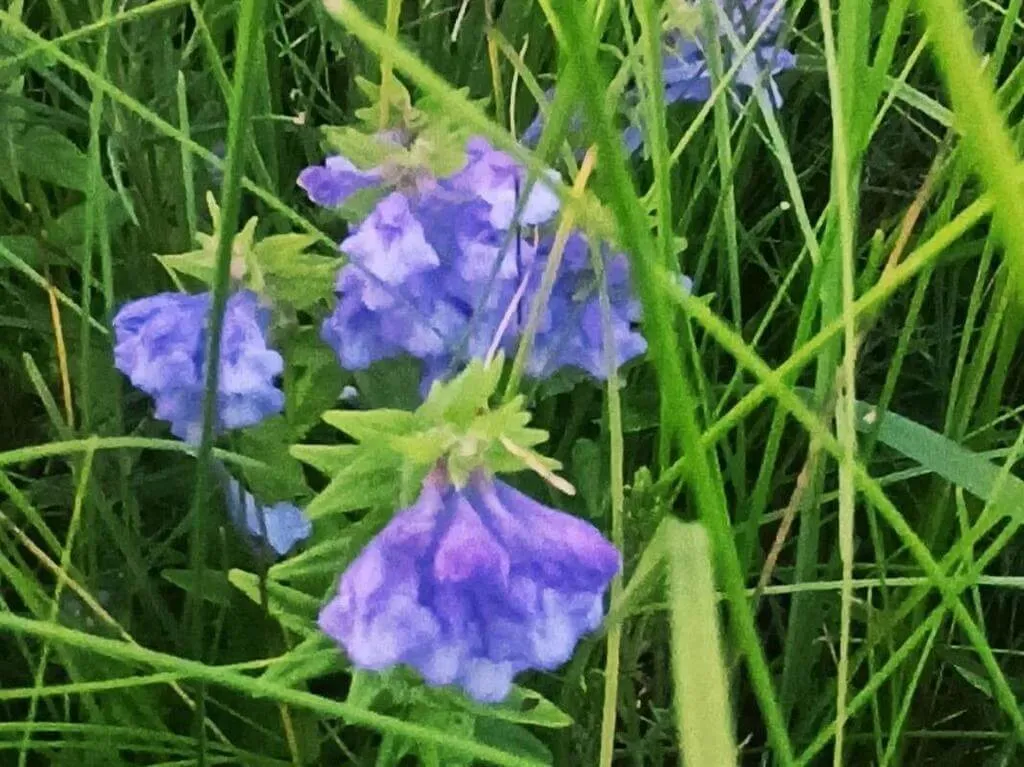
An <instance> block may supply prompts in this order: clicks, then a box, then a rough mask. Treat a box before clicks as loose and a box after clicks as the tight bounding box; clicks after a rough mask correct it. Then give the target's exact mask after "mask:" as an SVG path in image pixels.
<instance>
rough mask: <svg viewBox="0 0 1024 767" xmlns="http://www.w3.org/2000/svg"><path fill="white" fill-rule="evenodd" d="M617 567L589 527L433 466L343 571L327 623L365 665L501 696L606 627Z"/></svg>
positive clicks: (495, 484)
mask: <svg viewBox="0 0 1024 767" xmlns="http://www.w3.org/2000/svg"><path fill="white" fill-rule="evenodd" d="M619 567H620V557H619V553H618V551H617V550H616V549H615V547H614V546H612V544H611V543H609V542H608V541H607V540H605V539H604V538H603V537H602V536H601V534H600V533H599V532H598V531H597V530H596V529H595V528H594V527H592V526H591V525H590V524H588V523H586V522H584V521H583V520H580V519H577V518H576V517H572V516H570V515H568V514H563V513H561V512H559V511H555V510H554V509H550V508H548V507H546V506H543V505H542V504H540V503H537V502H536V501H534V500H532V499H531V498H528V497H527V496H525V495H523V494H522V493H520V492H518V491H516V490H514V489H513V488H511V487H509V486H508V485H506V484H505V483H503V482H500V481H498V480H495V479H493V478H492V477H490V476H488V475H487V474H485V473H484V472H483V471H482V470H478V471H477V472H476V473H474V474H473V475H472V476H471V477H470V480H469V482H468V484H467V486H466V487H463V488H457V487H455V486H453V485H452V484H451V482H450V481H449V479H448V477H447V475H446V473H445V472H444V471H443V470H442V469H437V470H435V471H434V472H433V473H432V474H430V475H429V476H428V477H427V479H426V480H425V481H424V484H423V490H422V492H421V494H420V497H419V498H418V499H417V500H416V502H415V503H414V504H413V505H412V506H410V507H409V508H407V509H404V510H402V511H400V512H399V513H398V514H396V515H395V517H394V518H393V519H392V520H391V522H390V523H389V524H388V525H387V526H386V527H385V528H384V529H383V530H382V531H381V532H380V533H379V534H378V535H377V536H376V537H375V538H374V539H373V540H371V541H370V543H369V544H368V545H367V546H366V548H365V549H363V551H362V552H361V553H360V554H359V556H358V557H357V558H356V560H355V561H354V562H353V563H352V564H351V565H350V566H349V568H348V569H347V570H346V571H345V573H344V574H343V575H342V576H341V580H340V583H339V585H338V591H337V595H336V596H335V597H334V598H333V599H332V600H331V601H330V602H329V603H328V604H327V605H326V606H325V607H324V608H323V610H322V611H321V613H320V619H319V624H320V628H321V629H322V630H323V631H324V632H325V633H326V634H328V635H329V636H330V637H331V638H333V639H334V640H335V641H337V642H338V643H339V644H340V645H341V646H342V647H343V648H344V649H345V651H346V653H347V654H348V656H349V658H350V660H351V661H352V663H353V664H354V665H355V666H356V667H358V668H362V669H369V670H376V671H380V670H384V669H387V668H391V667H393V666H396V665H399V664H404V665H407V666H411V667H413V668H415V669H416V670H417V671H419V673H420V674H421V675H422V677H423V679H424V680H425V681H426V683H427V684H429V685H432V686H439V685H457V686H459V687H461V688H462V689H463V690H464V691H465V692H466V693H467V694H468V695H469V696H471V697H473V698H475V699H477V700H480V701H500V700H502V699H504V698H505V696H506V695H508V693H509V690H510V688H511V685H512V679H513V677H514V676H515V675H516V674H518V673H520V672H522V671H526V670H528V669H542V670H553V669H555V668H558V667H559V666H561V665H562V664H563V663H565V662H566V661H567V660H568V659H569V657H570V656H571V655H572V652H573V649H574V648H575V646H576V643H577V642H578V641H579V639H580V637H581V636H582V635H584V634H586V633H588V632H590V631H593V630H595V629H596V628H597V627H598V626H599V625H600V623H601V620H602V616H603V612H604V608H603V595H604V592H605V590H606V589H607V587H608V584H609V583H610V581H611V579H612V578H613V577H614V575H615V574H616V573H617V572H618V570H619Z"/></svg>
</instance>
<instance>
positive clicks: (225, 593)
mask: <svg viewBox="0 0 1024 767" xmlns="http://www.w3.org/2000/svg"><path fill="white" fill-rule="evenodd" d="M160 577H162V578H163V579H164V580H165V581H167V582H168V583H173V584H174V585H175V586H177V587H178V588H180V589H182V590H183V591H186V592H188V593H190V594H194V593H199V592H197V591H196V574H195V573H194V572H192V571H191V570H179V569H175V568H171V569H167V570H163V571H162V572H161V573H160ZM233 594H234V591H233V590H232V588H231V584H230V583H229V582H228V579H227V577H226V576H225V574H224V573H222V572H220V571H219V570H207V571H206V572H205V573H203V590H202V593H201V594H200V596H201V597H202V598H203V599H204V600H206V601H207V602H212V603H213V604H215V605H227V604H230V603H231V597H232V595H233Z"/></svg>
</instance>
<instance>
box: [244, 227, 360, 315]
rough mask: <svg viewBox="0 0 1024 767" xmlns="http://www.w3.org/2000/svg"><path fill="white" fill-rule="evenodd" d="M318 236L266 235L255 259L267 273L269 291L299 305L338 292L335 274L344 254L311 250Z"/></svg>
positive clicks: (257, 247) (273, 296)
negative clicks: (329, 254)
mask: <svg viewBox="0 0 1024 767" xmlns="http://www.w3.org/2000/svg"><path fill="white" fill-rule="evenodd" d="M316 241H317V239H316V238H315V237H313V236H311V235H305V234H278V235H273V236H270V237H265V238H263V239H262V240H260V241H259V242H258V243H257V244H256V245H255V246H254V248H253V259H254V260H255V263H256V266H257V268H258V269H259V271H260V272H261V273H262V275H263V280H264V283H265V287H266V291H267V293H268V294H269V295H270V296H271V297H272V298H273V299H274V300H275V301H281V302H286V303H288V304H291V305H292V306H293V307H294V308H295V309H300V310H301V309H308V308H309V307H311V306H313V305H315V304H317V303H319V302H320V301H323V300H325V299H327V298H329V297H330V296H331V295H333V293H334V278H335V274H336V273H337V271H338V268H339V267H340V266H341V263H342V259H341V258H324V257H323V256H318V255H315V254H313V253H307V252H306V250H307V248H309V247H311V246H312V245H313V244H314V243H315V242H316Z"/></svg>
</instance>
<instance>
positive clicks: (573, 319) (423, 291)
mask: <svg viewBox="0 0 1024 767" xmlns="http://www.w3.org/2000/svg"><path fill="white" fill-rule="evenodd" d="M557 177H558V174H557V173H555V172H554V171H550V174H549V178H551V179H552V180H555V179H557ZM526 180H527V172H526V169H525V168H523V167H522V166H521V165H519V164H518V163H517V162H516V161H515V160H514V158H512V157H511V156H510V155H508V154H506V153H504V152H500V151H497V150H495V149H494V148H493V147H492V146H491V145H490V144H489V143H488V142H487V141H486V140H485V139H483V138H479V137H476V138H472V139H470V140H469V142H468V145H467V158H466V162H465V164H464V166H463V167H462V168H461V169H460V170H459V171H458V172H456V173H455V174H453V175H451V176H449V177H447V178H442V179H433V180H431V179H428V178H426V177H422V174H421V177H420V178H419V180H418V181H417V183H415V184H407V185H406V186H405V187H404V188H403V189H402V190H401V191H394V192H391V193H390V194H388V195H387V196H386V197H384V198H383V199H382V200H380V202H379V203H378V204H377V206H376V207H375V208H374V210H373V211H372V212H371V213H370V215H369V216H367V218H366V219H365V220H364V221H362V222H361V223H360V224H358V225H357V226H356V228H355V229H354V230H353V232H352V234H351V235H350V236H349V237H348V238H347V239H345V240H344V241H343V242H342V243H341V250H342V251H343V252H345V253H346V254H347V255H348V256H349V263H348V264H346V265H345V266H344V267H343V268H342V270H341V271H340V272H339V274H338V280H337V283H336V287H337V292H338V294H339V298H338V302H337V305H336V307H335V310H334V312H333V313H332V314H331V315H330V316H329V317H328V318H327V319H326V320H325V321H324V323H323V325H322V327H321V337H322V338H323V340H324V341H325V342H326V343H327V344H329V345H330V346H331V347H332V348H333V349H334V350H335V352H336V353H337V355H338V359H339V361H340V362H341V364H342V366H344V367H345V368H347V369H350V370H361V369H365V368H366V367H368V366H369V365H372V364H373V363H375V362H378V361H380V360H385V359H390V358H393V357H397V356H400V355H409V356H412V357H414V358H416V359H419V360H421V361H422V362H423V379H422V389H423V391H426V390H427V389H429V386H430V384H431V383H432V382H433V381H434V380H435V379H437V378H439V377H442V376H445V375H447V374H450V373H453V372H455V371H456V370H457V369H458V368H459V367H461V366H462V365H463V364H465V363H466V362H467V361H468V360H469V359H473V358H482V357H484V356H485V355H487V353H488V352H489V351H490V350H491V349H492V348H493V349H495V350H500V351H503V352H505V353H507V354H511V353H512V352H513V351H514V349H515V347H516V344H517V343H518V341H519V340H520V338H521V335H522V332H523V329H524V327H525V323H526V318H527V316H528V309H529V307H530V305H531V303H532V302H533V301H534V300H535V298H536V295H537V291H538V289H539V287H540V282H541V275H542V273H543V271H544V267H545V264H546V262H547V259H548V254H549V252H550V246H551V242H552V238H551V237H550V236H547V235H545V236H543V237H542V236H541V231H540V230H539V229H529V228H528V229H525V230H521V229H520V228H519V227H516V228H512V223H513V219H514V218H515V210H516V208H517V200H519V199H520V196H521V195H522V194H523V193H524V192H525V184H526ZM558 209H559V200H558V197H557V196H556V195H555V194H554V193H553V192H552V191H551V190H550V189H549V188H548V187H547V186H546V185H544V184H543V183H539V182H538V183H537V184H535V185H534V187H533V188H532V190H531V192H530V195H529V196H528V197H527V199H526V201H525V203H524V204H523V210H522V211H521V215H520V217H519V221H520V223H521V224H522V225H524V226H526V227H540V226H541V225H543V224H545V223H546V222H549V221H550V220H551V219H552V218H553V217H554V216H555V215H556V214H557V212H558ZM538 243H539V244H538ZM588 248H589V246H588V245H587V244H586V241H585V240H584V239H583V237H582V236H581V235H574V236H573V237H572V238H570V244H569V248H568V250H569V253H568V256H567V258H566V260H565V263H564V264H563V266H562V269H561V271H560V273H559V275H558V277H557V279H556V283H555V288H554V294H553V296H552V299H551V302H550V304H549V305H548V309H547V312H546V315H545V325H544V327H542V329H541V337H539V339H538V341H539V342H538V344H537V346H536V347H535V349H534V353H533V355H532V357H531V358H530V360H528V365H527V372H528V373H530V374H531V375H534V376H548V375H550V374H551V373H553V372H554V371H555V370H557V369H559V368H562V367H569V366H571V367H577V368H580V369H581V370H584V371H587V372H589V373H591V374H592V375H594V376H596V377H598V378H604V377H605V376H606V374H607V369H606V365H605V361H604V356H603V349H604V345H603V343H602V338H603V336H602V332H601V324H600V313H599V304H598V292H597V290H596V285H597V282H596V277H595V275H594V272H593V270H592V269H591V267H590V257H589V250H588ZM577 251H578V252H579V254H582V256H580V255H578V254H577V255H573V254H574V253H576V252H577ZM602 253H603V254H604V255H605V257H606V258H611V259H612V260H611V261H609V264H612V262H613V261H614V262H615V263H618V264H619V266H617V267H614V268H610V269H609V277H610V278H612V277H613V278H614V279H612V281H611V282H610V283H609V287H610V291H611V296H612V307H613V312H612V322H613V329H614V333H615V338H616V340H617V358H618V360H619V361H620V363H621V362H623V361H625V360H628V359H632V358H633V357H635V356H637V355H638V354H641V353H642V352H643V351H644V349H645V348H646V344H645V343H644V341H643V338H642V337H641V336H640V335H639V334H638V333H636V332H635V331H634V330H633V328H634V326H635V324H636V322H637V321H638V319H639V312H638V308H637V305H636V302H635V301H634V300H633V298H632V296H631V295H630V291H629V278H628V269H626V268H625V267H624V264H625V259H624V257H621V256H616V257H614V258H612V257H610V256H608V254H607V249H604V250H602ZM613 283H614V284H613ZM517 302H518V303H517Z"/></svg>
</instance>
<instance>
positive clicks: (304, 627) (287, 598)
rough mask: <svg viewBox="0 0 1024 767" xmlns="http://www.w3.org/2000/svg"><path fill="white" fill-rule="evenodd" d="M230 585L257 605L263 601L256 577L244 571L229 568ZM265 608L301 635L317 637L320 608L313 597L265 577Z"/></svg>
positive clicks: (284, 624) (282, 623)
mask: <svg viewBox="0 0 1024 767" xmlns="http://www.w3.org/2000/svg"><path fill="white" fill-rule="evenodd" d="M228 580H229V581H230V582H231V584H232V585H233V586H234V587H235V588H237V589H238V590H239V591H241V592H242V593H243V594H245V595H246V596H247V597H249V599H251V600H252V601H253V602H255V603H256V604H258V605H262V604H263V595H262V594H261V592H260V578H259V576H258V575H255V574H254V573H250V572H246V571H245V570H238V569H233V570H231V571H230V572H228ZM266 588H267V610H268V612H269V613H270V614H271V615H272V616H273V617H275V618H277V620H278V621H280V623H281V625H282V626H284V627H286V628H288V629H291V630H292V631H294V632H295V633H297V634H302V635H303V636H307V637H308V636H318V635H319V631H318V630H317V628H316V616H317V613H318V612H319V610H320V602H319V600H317V599H314V598H313V597H311V596H309V595H308V594H304V593H302V592H301V591H299V590H298V589H293V588H289V587H288V586H283V585H281V584H280V583H275V582H274V581H271V580H268V581H267V582H266Z"/></svg>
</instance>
